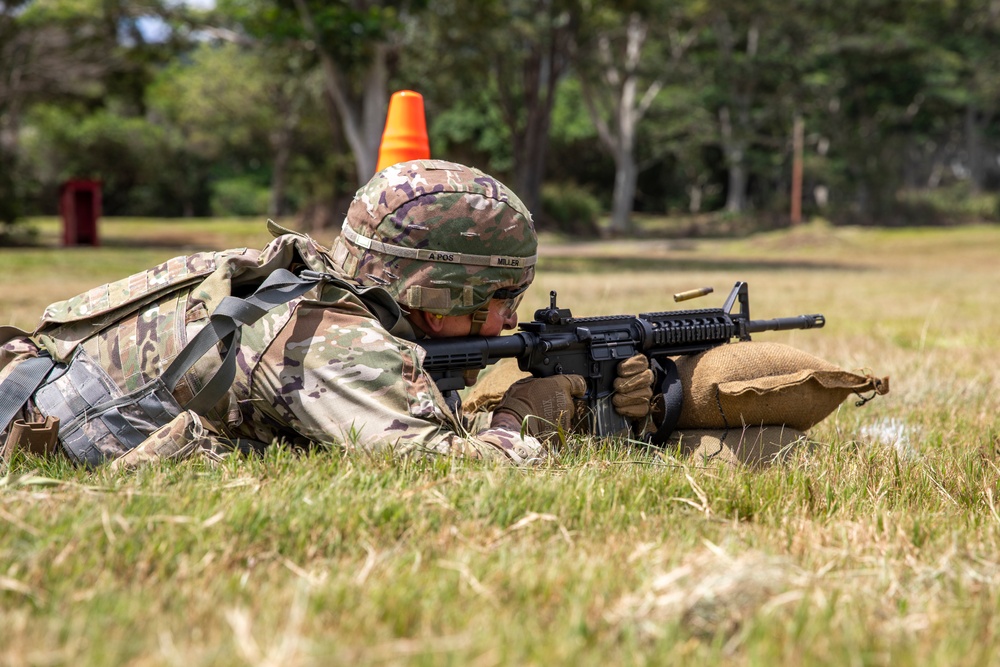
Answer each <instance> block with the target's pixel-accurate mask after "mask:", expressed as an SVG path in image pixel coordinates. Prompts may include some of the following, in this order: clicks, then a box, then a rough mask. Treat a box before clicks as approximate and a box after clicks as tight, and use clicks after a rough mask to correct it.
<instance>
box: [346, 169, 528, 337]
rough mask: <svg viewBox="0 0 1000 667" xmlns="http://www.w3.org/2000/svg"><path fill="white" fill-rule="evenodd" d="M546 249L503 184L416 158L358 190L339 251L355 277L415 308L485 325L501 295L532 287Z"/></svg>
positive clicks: (349, 274) (476, 172)
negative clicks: (539, 249)
mask: <svg viewBox="0 0 1000 667" xmlns="http://www.w3.org/2000/svg"><path fill="white" fill-rule="evenodd" d="M537 247H538V238H537V236H536V234H535V228H534V225H533V224H532V221H531V213H530V212H529V211H528V210H527V208H526V207H525V206H524V204H523V203H522V202H521V200H520V199H518V197H517V195H515V194H514V193H513V192H512V191H511V190H509V189H508V188H507V186H505V185H504V184H503V183H501V182H500V181H498V180H496V179H495V178H493V177H491V176H488V175H487V174H485V173H483V172H482V171H480V170H478V169H475V168H473V167H467V166H464V165H461V164H457V163H454V162H446V161H443V160H412V161H410V162H401V163H399V164H395V165H392V166H390V167H386V168H385V169H383V170H382V171H380V172H379V173H377V174H375V176H374V177H372V179H371V180H370V181H369V182H368V183H367V184H366V185H365V186H363V187H362V188H361V189H360V190H358V192H357V195H356V196H355V197H354V201H353V202H352V203H351V206H350V208H349V209H348V212H347V217H346V218H345V219H344V225H343V229H342V231H341V234H340V236H339V237H338V238H337V240H336V241H335V243H334V246H333V248H332V251H331V253H332V257H333V261H334V263H335V264H336V265H337V266H338V268H339V269H340V270H341V272H342V273H344V274H345V275H346V276H347V277H349V278H351V279H353V280H355V281H357V282H359V283H361V284H362V285H379V286H381V287H383V288H385V289H386V290H387V291H388V292H389V293H390V294H392V296H393V298H394V299H395V300H396V301H397V302H398V303H400V304H402V305H403V306H404V307H406V308H411V309H418V310H424V311H427V312H430V313H434V314H438V315H465V314H469V313H472V314H473V316H474V320H482V321H485V315H486V311H487V309H488V307H489V301H490V299H491V298H514V297H516V296H517V295H519V294H521V293H523V292H524V290H525V289H527V287H528V285H529V284H531V281H532V279H533V278H534V275H535V262H536V260H537V255H536V251H537ZM474 330H477V329H474Z"/></svg>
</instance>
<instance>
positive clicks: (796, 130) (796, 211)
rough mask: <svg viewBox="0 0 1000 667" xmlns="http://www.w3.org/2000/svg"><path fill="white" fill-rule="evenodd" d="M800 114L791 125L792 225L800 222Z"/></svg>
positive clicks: (801, 124) (801, 131) (801, 130)
mask: <svg viewBox="0 0 1000 667" xmlns="http://www.w3.org/2000/svg"><path fill="white" fill-rule="evenodd" d="M802 126H803V123H802V116H800V115H798V114H795V122H794V123H793V125H792V225H798V224H799V223H801V222H802V144H803V139H802V133H803V127H802Z"/></svg>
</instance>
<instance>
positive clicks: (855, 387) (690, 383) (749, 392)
mask: <svg viewBox="0 0 1000 667" xmlns="http://www.w3.org/2000/svg"><path fill="white" fill-rule="evenodd" d="M675 361H676V362H677V370H678V372H679V373H680V378H681V384H682V386H683V388H684V405H683V409H682V411H681V416H680V419H679V421H678V423H677V428H679V429H706V428H707V429H721V428H738V427H742V426H743V425H751V426H759V425H766V424H784V425H786V426H789V427H791V428H793V429H798V430H800V431H806V430H808V429H809V428H811V427H812V426H814V425H815V424H817V423H818V422H820V421H822V420H823V419H825V418H826V416H827V415H829V414H830V413H831V412H833V411H834V410H836V409H837V406H839V405H840V404H841V403H842V402H843V401H844V399H846V398H847V397H848V396H852V395H855V394H857V395H859V396H861V395H868V394H870V395H875V394H885V393H888V391H889V378H888V377H883V378H879V377H875V376H873V375H871V374H867V373H865V374H861V373H852V372H850V371H845V370H843V369H842V368H839V367H837V366H836V365H834V364H831V363H830V362H828V361H824V360H822V359H819V358H818V357H814V356H813V355H811V354H808V353H806V352H803V351H801V350H797V349H795V348H793V347H790V346H788V345H782V344H780V343H754V342H746V343H732V344H728V345H720V346H719V347H716V348H713V349H711V350H708V351H707V352H703V353H701V354H696V355H690V356H684V357H677V358H675ZM866 398H867V396H866Z"/></svg>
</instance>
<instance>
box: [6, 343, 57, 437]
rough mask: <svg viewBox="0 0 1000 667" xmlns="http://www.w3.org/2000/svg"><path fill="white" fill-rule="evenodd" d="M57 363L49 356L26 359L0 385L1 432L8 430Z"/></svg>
mask: <svg viewBox="0 0 1000 667" xmlns="http://www.w3.org/2000/svg"><path fill="white" fill-rule="evenodd" d="M53 366H55V362H54V361H53V360H52V357H50V356H49V355H47V354H43V355H41V356H38V357H35V358H33V359H25V360H24V361H22V362H21V363H19V364H18V365H17V366H16V367H15V368H14V369H13V370H12V371H11V372H10V375H8V376H7V377H6V378H4V381H3V382H2V383H0V431H3V430H4V429H6V428H7V426H8V425H9V424H10V422H11V421H12V420H13V419H14V415H15V414H17V411H18V410H20V409H21V408H23V407H24V405H25V403H27V402H28V399H29V398H31V395H32V394H34V393H35V391H36V390H37V389H38V388H39V387H40V386H42V383H43V382H45V378H46V377H47V376H48V374H49V371H51V370H52V368H53Z"/></svg>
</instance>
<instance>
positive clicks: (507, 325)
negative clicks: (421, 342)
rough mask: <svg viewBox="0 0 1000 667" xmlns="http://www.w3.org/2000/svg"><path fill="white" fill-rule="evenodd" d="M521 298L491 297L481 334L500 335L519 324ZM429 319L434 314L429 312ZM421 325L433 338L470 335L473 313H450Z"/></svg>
mask: <svg viewBox="0 0 1000 667" xmlns="http://www.w3.org/2000/svg"><path fill="white" fill-rule="evenodd" d="M520 301H521V298H520V297H516V298H514V299H491V300H490V309H489V313H488V314H487V317H486V322H484V323H483V326H482V328H481V329H480V330H479V335H480V336H498V335H500V332H501V331H504V330H509V329H513V328H514V327H516V326H517V305H518V304H519V303H520ZM425 315H427V319H428V320H430V319H431V318H432V317H433V316H432V315H429V314H425ZM428 324H429V326H427V325H425V326H423V327H421V328H422V329H424V330H425V331H427V332H428V335H429V336H430V337H431V338H454V337H457V336H468V335H469V334H470V333H471V332H472V315H448V316H445V317H442V318H441V319H440V320H439V321H437V322H434V323H433V324H432V325H430V323H429V322H428Z"/></svg>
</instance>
